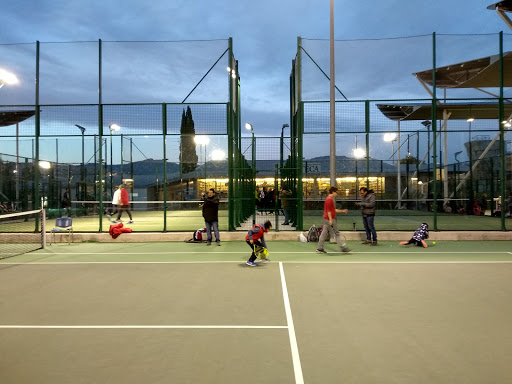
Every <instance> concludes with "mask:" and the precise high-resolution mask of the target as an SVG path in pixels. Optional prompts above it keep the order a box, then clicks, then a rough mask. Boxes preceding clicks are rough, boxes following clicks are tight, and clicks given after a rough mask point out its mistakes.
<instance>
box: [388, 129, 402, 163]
mask: <svg viewBox="0 0 512 384" xmlns="http://www.w3.org/2000/svg"><path fill="white" fill-rule="evenodd" d="M397 139H398V136H397V135H396V133H386V134H384V141H385V142H388V143H389V142H391V145H392V147H391V157H392V164H395V141H397ZM398 160H400V159H398Z"/></svg>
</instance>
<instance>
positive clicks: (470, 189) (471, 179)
mask: <svg viewBox="0 0 512 384" xmlns="http://www.w3.org/2000/svg"><path fill="white" fill-rule="evenodd" d="M466 121H467V122H468V123H469V132H468V133H469V137H468V139H469V143H468V146H469V180H470V182H469V185H470V187H469V193H470V194H471V196H469V198H470V201H471V200H472V199H473V194H474V193H473V147H472V143H471V123H472V122H473V121H475V119H474V118H472V117H470V118H469V119H467V120H466Z"/></svg>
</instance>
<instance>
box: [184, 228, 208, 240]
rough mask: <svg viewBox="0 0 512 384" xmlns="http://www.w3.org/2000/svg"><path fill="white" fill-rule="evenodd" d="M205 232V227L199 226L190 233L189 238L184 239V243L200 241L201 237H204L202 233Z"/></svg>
mask: <svg viewBox="0 0 512 384" xmlns="http://www.w3.org/2000/svg"><path fill="white" fill-rule="evenodd" d="M205 233H206V228H199V229H198V230H197V231H195V232H194V233H193V234H192V238H191V239H190V240H185V242H186V243H202V242H203V238H204V239H206V236H205V235H204V234H205Z"/></svg>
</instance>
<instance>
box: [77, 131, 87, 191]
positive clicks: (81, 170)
mask: <svg viewBox="0 0 512 384" xmlns="http://www.w3.org/2000/svg"><path fill="white" fill-rule="evenodd" d="M75 127H77V128H78V129H79V130H80V132H82V168H81V169H80V179H81V180H80V181H81V188H82V193H81V199H82V200H85V190H86V188H85V158H84V152H85V151H84V139H85V136H84V135H85V128H84V127H82V126H81V125H78V124H75Z"/></svg>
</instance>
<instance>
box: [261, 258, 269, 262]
mask: <svg viewBox="0 0 512 384" xmlns="http://www.w3.org/2000/svg"><path fill="white" fill-rule="evenodd" d="M261 262H262V263H268V262H270V259H269V258H266V259H261Z"/></svg>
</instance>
